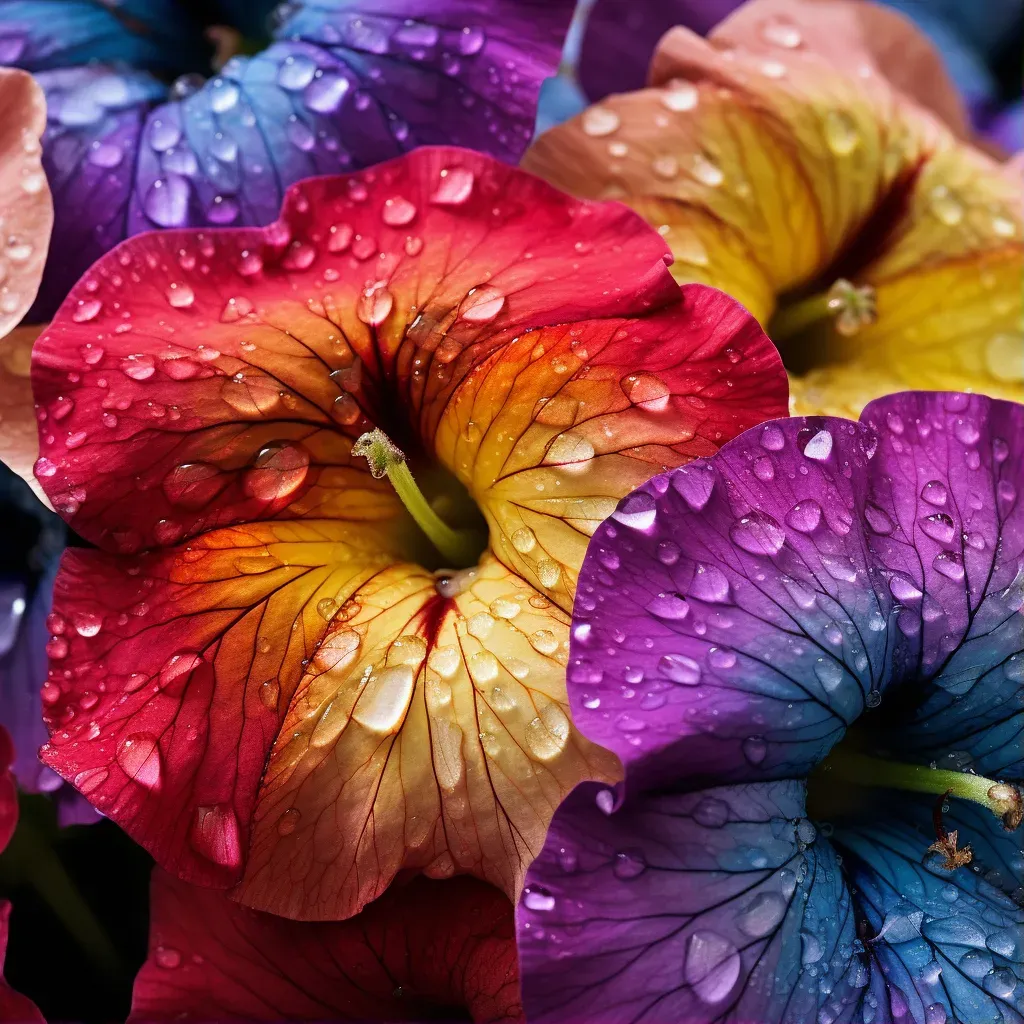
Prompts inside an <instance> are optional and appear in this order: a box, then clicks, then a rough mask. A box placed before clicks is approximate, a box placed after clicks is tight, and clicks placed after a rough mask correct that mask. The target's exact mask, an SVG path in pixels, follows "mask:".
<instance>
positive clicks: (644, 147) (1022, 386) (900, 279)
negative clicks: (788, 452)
mask: <svg viewBox="0 0 1024 1024" xmlns="http://www.w3.org/2000/svg"><path fill="white" fill-rule="evenodd" d="M897 22H898V23H900V24H903V25H904V30H903V31H902V34H900V35H899V36H891V35H886V34H885V32H882V31H881V29H882V27H883V25H887V24H893V25H895V24H896V23H897ZM893 31H895V29H893ZM896 39H899V40H901V44H900V46H899V47H898V48H897V49H894V50H887V47H886V45H885V44H886V43H893V42H894V41H895V40H896ZM911 41H912V40H911V36H910V29H909V28H908V27H907V25H906V23H904V22H902V21H901V19H900V17H899V16H898V15H897V14H895V13H894V12H891V11H885V10H882V9H879V8H875V7H873V6H872V5H870V4H867V3H854V4H845V3H836V2H834V0H822V2H816V0H815V2H812V0H754V2H752V3H748V4H745V5H743V6H742V7H741V8H739V9H738V10H737V11H736V12H735V14H733V15H732V16H731V17H729V18H728V19H726V21H724V22H723V23H722V24H721V25H719V26H718V27H717V28H716V29H714V31H713V32H712V33H711V36H710V39H709V40H707V41H705V40H702V39H700V38H699V37H697V36H696V35H694V34H693V33H691V32H688V31H686V30H685V29H682V28H678V29H675V30H674V31H672V32H671V33H669V34H668V35H667V36H666V37H665V38H664V39H663V40H662V42H661V44H660V45H659V47H658V50H657V52H656V54H655V56H654V60H653V63H652V66H651V71H650V83H651V86H650V88H648V89H644V90H642V91H640V92H634V93H629V94H626V95H621V96H614V97H609V98H607V99H605V100H603V101H602V102H601V103H599V104H598V105H596V106H593V107H590V108H589V109H588V110H586V111H584V113H583V114H581V115H580V117H579V118H577V119H576V120H574V121H570V122H567V123H566V124H564V125H561V126H559V127H558V128H555V129H553V130H551V131H550V132H548V133H546V134H545V135H543V136H542V137H541V138H539V139H538V140H537V142H536V143H535V144H534V145H533V147H532V148H531V149H530V151H529V152H528V153H527V155H526V157H525V159H524V166H525V167H527V168H528V169H529V170H532V171H534V172H535V173H538V174H540V175H541V176H542V177H545V178H547V179H548V180H550V181H551V182H553V183H554V184H556V185H558V186H559V187H562V188H565V189H567V190H568V191H571V192H574V193H576V194H578V195H584V196H596V197H602V198H621V199H624V200H625V201H626V202H628V203H629V204H630V205H631V206H633V207H634V208H635V209H636V210H637V211H639V212H640V213H642V214H643V216H644V217H646V218H647V219H648V221H650V223H651V224H653V225H656V226H657V227H658V230H659V231H661V232H662V233H663V234H664V236H665V239H666V241H667V242H668V243H669V245H670V246H671V248H672V251H673V254H674V255H675V257H676V264H675V266H674V268H673V272H674V273H675V275H676V277H677V278H678V279H679V280H680V281H702V282H705V283H709V284H713V285H716V286H718V287H721V288H723V289H724V290H725V291H728V292H729V293H730V294H732V295H734V296H735V297H736V298H738V299H740V300H741V301H742V302H743V303H744V304H745V305H746V306H747V308H749V309H750V310H751V312H752V313H753V314H754V315H755V316H756V317H757V318H758V319H759V320H760V321H761V323H762V324H764V325H765V326H766V329H767V331H768V334H769V335H770V336H771V337H772V338H773V340H774V341H775V342H776V344H778V345H779V347H780V350H781V351H782V354H783V359H784V361H785V362H786V363H787V366H788V368H789V369H790V371H791V375H792V376H791V387H792V391H793V396H794V405H795V409H796V411H797V412H811V413H813V412H823V411H824V412H841V413H850V414H853V415H856V413H857V412H859V410H860V409H861V407H862V406H863V405H864V404H865V402H867V401H868V400H869V399H871V398H873V397H876V396H878V395H880V394H884V393H886V392H889V391H896V390H900V389H902V388H905V387H928V388H953V387H955V388H961V387H968V388H969V389H973V390H978V391H984V392H986V393H989V394H993V395H997V396H1005V397H1010V398H1020V397H1021V396H1022V395H1024V357H1022V355H1021V353H1022V352H1024V336H1022V327H1021V319H1022V312H1024V298H1022V289H1021V280H1022V276H1024V256H1022V252H1024V248H1022V220H1024V212H1022V211H1024V184H1022V181H1021V180H1020V178H1019V177H1018V176H1015V175H1013V174H1011V173H1009V172H1008V171H1007V169H1006V168H1004V167H1002V166H1001V165H999V164H998V163H996V162H995V161H993V160H992V159H991V158H989V157H987V156H986V155H984V154H982V153H981V152H979V151H977V150H975V149H973V148H971V147H970V146H969V145H968V144H966V143H964V142H962V141H960V140H959V139H958V138H957V137H956V136H955V135H954V134H953V131H952V130H951V129H949V128H947V127H946V126H944V125H942V124H940V123H938V121H937V120H936V118H935V117H934V116H932V115H931V114H929V113H928V112H926V111H925V110H924V109H923V108H922V107H921V106H920V105H919V104H918V103H916V102H914V101H913V100H911V99H910V98H909V95H910V94H911V93H913V94H914V95H915V96H918V95H920V94H926V95H927V97H928V99H929V100H930V101H931V102H932V103H933V104H935V106H936V107H937V108H939V109H941V110H946V109H947V107H948V105H947V103H946V102H945V100H946V98H949V97H952V98H953V99H955V93H953V91H952V89H951V87H949V86H948V83H947V88H946V91H943V90H941V89H937V88H936V86H935V83H936V81H937V79H936V78H935V77H934V76H932V75H926V74H922V66H921V65H920V64H919V63H918V61H917V60H916V59H913V60H911V59H909V57H908V56H907V55H908V54H909V53H910V52H912V51H911V50H910V49H909V47H910V44H911ZM924 46H925V44H924V43H923V42H921V41H920V40H918V41H917V49H918V50H922V49H923V47H924ZM905 58H906V61H907V62H905ZM922 59H924V58H922ZM938 67H939V64H938V61H937V58H934V55H933V68H934V69H938ZM883 69H884V74H883ZM887 76H889V77H887ZM950 116H953V115H952V114H951V115H950Z"/></svg>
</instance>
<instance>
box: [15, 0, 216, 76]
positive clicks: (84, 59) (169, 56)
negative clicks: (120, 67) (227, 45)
mask: <svg viewBox="0 0 1024 1024" xmlns="http://www.w3.org/2000/svg"><path fill="white" fill-rule="evenodd" d="M183 8H184V5H183V4H180V3H175V2H174V0H119V2H118V3H116V4H113V3H112V4H109V5H106V4H102V3H95V2H93V0H0V64H11V65H15V66H17V67H20V68H24V69H25V70H26V71H43V70H46V69H49V68H60V67H69V66H75V65H82V64H87V63H89V62H92V61H108V62H109V61H124V62H125V63H128V64H134V65H137V66H139V67H148V68H153V69H163V70H166V71H174V72H180V71H188V70H197V69H198V68H199V67H200V66H201V64H202V61H203V60H204V58H205V56H206V53H207V51H208V47H204V46H203V45H202V34H201V31H200V29H199V27H198V26H197V25H196V24H195V23H194V22H193V21H192V20H191V18H189V17H188V16H187V15H186V14H185V13H184V11H183Z"/></svg>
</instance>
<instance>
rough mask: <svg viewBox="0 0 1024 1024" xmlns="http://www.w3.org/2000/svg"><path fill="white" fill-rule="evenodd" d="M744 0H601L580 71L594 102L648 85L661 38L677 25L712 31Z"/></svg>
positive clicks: (589, 23) (587, 30) (592, 15)
mask: <svg viewBox="0 0 1024 1024" xmlns="http://www.w3.org/2000/svg"><path fill="white" fill-rule="evenodd" d="M739 2H740V0H710V2H708V0H660V2H658V3H650V2H643V3H636V2H634V0H596V2H595V3H594V4H593V5H592V7H591V9H590V12H589V14H588V15H587V20H586V25H585V27H584V30H583V40H582V43H581V45H580V57H579V67H578V68H577V75H578V77H579V81H580V85H582V87H583V91H584V92H585V93H586V95H587V96H588V98H589V99H591V100H592V101H596V100H600V99H603V98H604V97H605V96H607V95H608V94H609V93H615V92H629V91H630V90H632V89H642V88H643V87H644V85H646V84H647V65H648V64H650V62H651V54H652V53H654V50H655V48H656V46H657V43H658V40H659V39H660V38H661V37H662V36H663V35H664V34H665V33H666V32H667V31H668V30H669V29H670V28H674V27H675V26H676V25H685V26H686V27H687V28H689V29H692V30H693V31H694V32H699V33H700V34H701V35H706V34H707V33H708V31H709V30H710V29H712V28H714V26H715V25H716V24H717V23H718V22H720V21H721V20H722V19H723V18H724V17H725V16H726V15H727V14H729V13H730V12H731V11H732V10H733V9H734V8H735V7H736V5H737V4H738V3H739Z"/></svg>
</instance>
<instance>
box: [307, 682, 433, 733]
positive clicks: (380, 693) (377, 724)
mask: <svg viewBox="0 0 1024 1024" xmlns="http://www.w3.org/2000/svg"><path fill="white" fill-rule="evenodd" d="M414 683H415V673H414V672H413V670H412V668H411V667H410V666H409V665H395V666H393V667H391V668H385V669H383V670H382V671H380V672H377V673H375V674H374V675H372V676H370V679H369V681H368V682H367V684H366V686H365V687H363V691H362V693H360V695H359V698H358V700H357V701H356V706H355V708H354V709H353V710H352V719H353V721H356V722H359V723H360V725H363V726H365V727H366V728H367V729H369V730H371V731H372V732H377V733H382V734H383V733H390V732H396V731H397V729H398V727H399V725H400V724H401V722H402V720H403V719H404V717H405V711H406V708H408V706H409V701H410V700H411V699H412V690H413V685H414ZM313 742H315V730H314V740H313Z"/></svg>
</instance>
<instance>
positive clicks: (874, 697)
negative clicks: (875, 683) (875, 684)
mask: <svg viewBox="0 0 1024 1024" xmlns="http://www.w3.org/2000/svg"><path fill="white" fill-rule="evenodd" d="M864 703H865V705H866V706H867V707H869V708H877V707H878V705H879V704H881V703H882V694H881V693H880V692H879V691H878V690H868V693H867V696H866V697H865V698H864Z"/></svg>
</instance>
